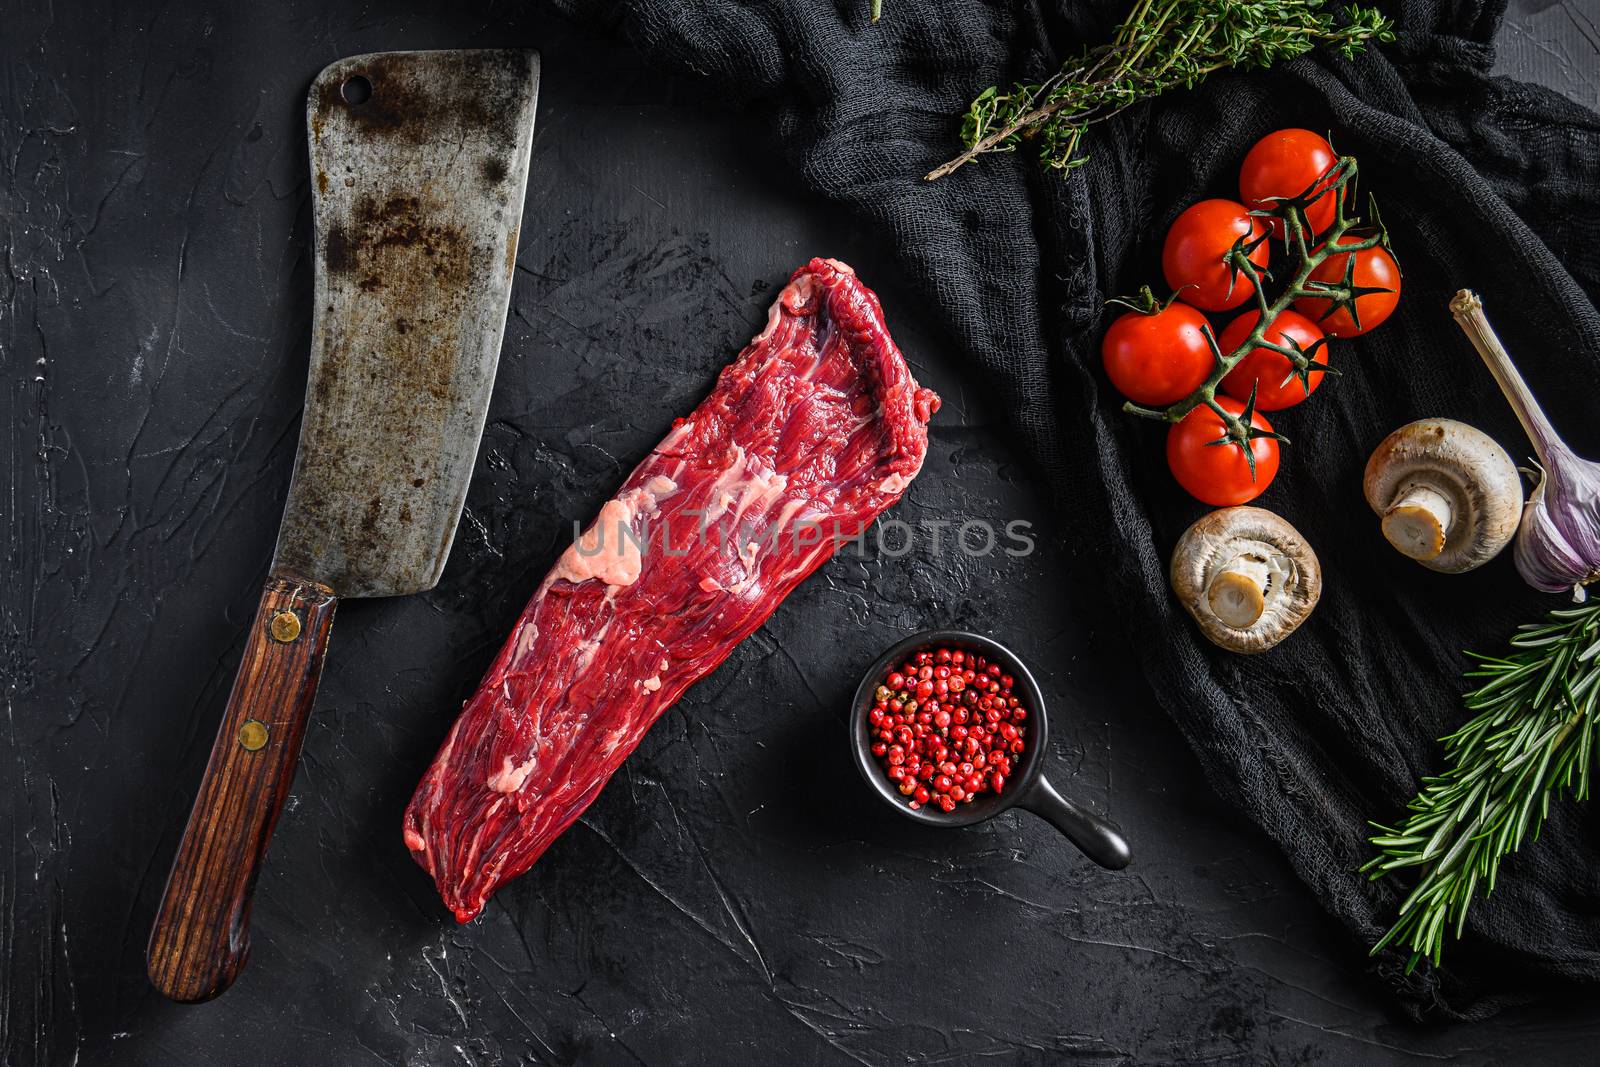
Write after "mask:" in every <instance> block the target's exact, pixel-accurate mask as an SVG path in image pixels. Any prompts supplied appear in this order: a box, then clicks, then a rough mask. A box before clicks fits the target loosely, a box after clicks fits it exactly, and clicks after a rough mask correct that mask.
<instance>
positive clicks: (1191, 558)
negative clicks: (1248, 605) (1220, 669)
mask: <svg viewBox="0 0 1600 1067" xmlns="http://www.w3.org/2000/svg"><path fill="white" fill-rule="evenodd" d="M1243 555H1254V556H1256V557H1258V558H1260V559H1262V560H1263V561H1265V562H1266V564H1267V572H1268V582H1267V588H1266V590H1265V595H1264V599H1265V601H1266V603H1265V606H1264V607H1263V609H1262V612H1261V617H1260V618H1258V619H1257V620H1256V621H1255V622H1254V623H1252V624H1250V625H1249V626H1246V627H1236V626H1230V625H1228V624H1227V623H1225V622H1223V621H1222V620H1221V619H1220V618H1218V617H1217V615H1216V613H1215V612H1213V611H1212V610H1211V605H1210V601H1209V598H1208V596H1207V590H1208V589H1209V588H1210V586H1211V582H1212V580H1213V579H1214V578H1215V577H1216V576H1217V574H1218V573H1220V572H1221V571H1222V570H1223V569H1224V568H1225V567H1227V566H1228V564H1229V563H1231V562H1233V561H1234V560H1235V559H1237V558H1238V557H1240V556H1243ZM1171 579H1172V591H1173V592H1174V593H1176V594H1177V595H1178V599H1179V600H1180V601H1182V602H1183V606H1184V607H1185V608H1187V609H1188V610H1189V614H1191V615H1193V616H1194V619H1195V622H1197V623H1199V624H1200V632H1201V633H1203V634H1205V636H1206V639H1207V640H1209V641H1210V642H1211V643H1212V644H1214V645H1217V646H1219V647H1221V648H1225V649H1227V650H1228V651H1230V652H1244V653H1251V652H1265V651H1266V650H1267V649H1269V648H1271V647H1272V646H1273V645H1276V644H1277V643H1278V642H1279V641H1282V640H1283V639H1284V638H1285V637H1288V636H1289V635H1290V634H1292V633H1294V631H1295V629H1296V628H1297V627H1298V626H1299V625H1300V624H1301V623H1302V622H1305V621H1306V617H1307V616H1308V615H1310V614H1311V609H1312V608H1314V607H1316V606H1317V599H1318V598H1319V597H1320V596H1321V595H1322V566H1321V564H1319V563H1318V562H1317V554H1316V553H1315V552H1313V551H1312V550H1311V546H1310V545H1309V544H1307V543H1306V539H1305V538H1303V537H1301V536H1300V531H1299V530H1296V529H1295V528H1294V527H1293V526H1291V525H1290V524H1289V523H1288V522H1286V521H1285V520H1284V519H1282V518H1280V517H1279V516H1277V515H1275V514H1273V513H1272V512H1270V511H1267V510H1266V509H1265V508H1252V507H1244V506H1241V507H1232V508H1220V509H1218V510H1217V511H1213V512H1211V513H1209V514H1207V515H1202V516H1201V517H1200V518H1199V519H1197V520H1196V521H1195V523H1194V525H1192V526H1190V527H1189V528H1188V529H1187V530H1185V531H1184V532H1183V536H1182V537H1180V538H1178V543H1177V545H1176V547H1174V548H1173V550H1172V569H1171Z"/></svg>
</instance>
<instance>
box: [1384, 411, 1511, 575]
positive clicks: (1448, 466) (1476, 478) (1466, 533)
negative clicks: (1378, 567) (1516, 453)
mask: <svg viewBox="0 0 1600 1067" xmlns="http://www.w3.org/2000/svg"><path fill="white" fill-rule="evenodd" d="M1362 488H1363V490H1364V491H1365V492H1366V495H1367V503H1368V504H1371V505H1372V510H1373V511H1375V512H1377V513H1378V514H1379V515H1381V516H1382V517H1383V536H1384V537H1385V538H1386V539H1387V540H1388V542H1389V543H1390V544H1391V545H1393V546H1394V547H1395V548H1396V549H1397V550H1399V551H1400V552H1401V553H1402V554H1403V555H1406V556H1410V557H1411V558H1412V559H1414V560H1416V561H1417V562H1418V563H1420V564H1422V565H1423V566H1424V567H1429V568H1432V569H1433V570H1436V571H1443V572H1445V573H1446V574H1459V573H1460V572H1462V571H1470V570H1472V568H1474V567H1479V566H1482V565H1483V564H1485V563H1487V562H1489V560H1491V559H1493V558H1494V557H1495V556H1496V555H1497V554H1498V553H1499V552H1500V550H1501V549H1502V548H1505V547H1506V545H1507V543H1509V542H1510V540H1511V538H1512V536H1513V535H1514V534H1515V533H1516V532H1517V521H1518V520H1519V519H1520V518H1521V517H1522V480H1521V478H1519V477H1518V475H1517V467H1516V464H1515V463H1513V462H1511V457H1510V456H1508V455H1506V450H1505V449H1503V448H1501V447H1500V446H1499V445H1497V444H1495V443H1494V441H1493V439H1491V438H1490V437H1489V436H1488V435H1487V434H1485V433H1483V432H1482V431H1481V430H1477V429H1474V428H1473V427H1471V426H1468V425H1467V424H1466V423H1464V422H1457V421H1455V420H1454V419H1418V420H1417V421H1416V422H1411V423H1407V424H1406V425H1404V426H1402V427H1400V428H1399V429H1398V430H1396V431H1395V432H1394V433H1392V434H1390V435H1389V436H1388V437H1385V438H1384V439H1383V443H1382V444H1380V445H1379V446H1378V448H1377V451H1375V452H1373V453H1372V458H1371V459H1369V460H1367V471H1366V476H1365V477H1364V478H1363V479H1362Z"/></svg>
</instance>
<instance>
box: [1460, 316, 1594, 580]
mask: <svg viewBox="0 0 1600 1067" xmlns="http://www.w3.org/2000/svg"><path fill="white" fill-rule="evenodd" d="M1450 311H1451V312H1452V313H1453V314H1454V315H1455V318H1456V322H1457V323H1458V324H1459V325H1460V326H1461V328H1462V330H1464V331H1466V334H1467V338H1468V339H1469V340H1470V341H1471V342H1472V347H1473V348H1476V349H1477V350H1478V355H1480V356H1482V357H1483V361H1484V363H1486V364H1488V367H1489V373H1491V374H1493V375H1494V380H1495V382H1496V383H1498V384H1499V386H1500V391H1501V392H1502V393H1504V394H1505V397H1506V400H1507V401H1508V402H1510V404H1511V410H1512V411H1514V412H1516V413H1517V419H1518V420H1519V421H1520V422H1521V423H1522V428H1523V429H1524V430H1525V431H1527V434H1528V439H1529V440H1531V441H1532V442H1533V447H1534V450H1535V451H1536V452H1538V454H1539V464H1540V467H1541V469H1540V478H1539V484H1538V485H1536V486H1535V487H1534V490H1533V492H1532V493H1531V494H1530V495H1529V497H1528V503H1527V506H1526V507H1524V508H1523V511H1522V522H1521V524H1520V525H1519V526H1518V528H1517V543H1516V548H1515V549H1514V557H1515V559H1516V561H1517V571H1518V572H1519V573H1520V574H1521V575H1522V577H1523V578H1524V579H1525V580H1526V581H1527V583H1528V584H1529V585H1531V586H1533V587H1534V588H1535V589H1543V590H1545V591H1546V592H1551V593H1559V592H1565V591H1567V590H1571V592H1572V599H1573V600H1575V601H1579V602H1581V601H1583V600H1584V599H1585V598H1586V595H1587V594H1586V593H1585V591H1584V586H1586V585H1588V584H1589V583H1590V582H1592V581H1595V580H1596V579H1600V464H1597V463H1593V462H1591V461H1589V460H1586V459H1581V458H1579V457H1578V456H1577V455H1576V454H1575V453H1574V452H1573V451H1572V449H1570V448H1568V447H1567V445H1566V443H1565V442H1564V441H1562V440H1561V437H1560V435H1559V434H1557V433H1556V431H1555V428H1554V427H1553V426H1551V425H1550V420H1549V419H1548V418H1546V417H1545V414H1544V411H1543V409H1541V408H1540V407H1539V402H1538V401H1537V400H1535V399H1534V397H1533V393H1532V392H1531V391H1530V390H1529V389H1528V383H1527V382H1525V381H1523V380H1522V375H1521V374H1519V373H1518V372H1517V368H1516V366H1515V365H1514V364H1513V363H1512V362H1511V357H1510V356H1509V355H1508V354H1507V353H1506V350H1505V346H1504V345H1502V344H1501V343H1500V338H1498V337H1496V336H1495V332H1494V328H1493V327H1492V326H1490V325H1489V319H1488V317H1487V316H1485V315H1484V313H1483V301H1482V300H1480V299H1479V298H1478V294H1476V293H1474V292H1472V291H1471V290H1470V289H1463V290H1461V291H1460V292H1459V293H1457V294H1456V295H1455V298H1454V299H1453V300H1451V301H1450Z"/></svg>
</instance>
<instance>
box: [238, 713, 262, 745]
mask: <svg viewBox="0 0 1600 1067" xmlns="http://www.w3.org/2000/svg"><path fill="white" fill-rule="evenodd" d="M266 743H267V724H266V723H264V722H262V721H261V720H259V719H246V720H245V721H244V725H243V726H241V727H239V747H240V748H242V749H244V750H245V751H247V752H254V751H256V750H257V749H259V748H260V747H261V746H262V745H264V744H266Z"/></svg>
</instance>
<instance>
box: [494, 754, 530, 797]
mask: <svg viewBox="0 0 1600 1067" xmlns="http://www.w3.org/2000/svg"><path fill="white" fill-rule="evenodd" d="M538 761H539V757H538V756H529V757H528V758H527V759H526V760H524V761H523V762H521V763H516V764H513V763H512V762H511V757H510V756H505V757H503V758H502V759H501V761H500V769H499V770H498V771H496V772H495V773H494V774H491V775H490V776H489V780H488V781H487V782H485V783H483V784H484V785H485V786H487V787H488V789H489V790H490V791H491V792H495V793H515V792H516V791H517V790H519V789H521V788H522V783H523V782H526V781H527V780H528V775H530V774H532V773H533V765H534V764H535V763H537V762H538Z"/></svg>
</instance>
